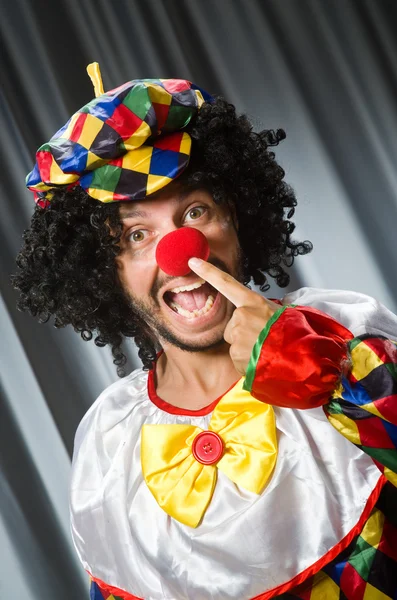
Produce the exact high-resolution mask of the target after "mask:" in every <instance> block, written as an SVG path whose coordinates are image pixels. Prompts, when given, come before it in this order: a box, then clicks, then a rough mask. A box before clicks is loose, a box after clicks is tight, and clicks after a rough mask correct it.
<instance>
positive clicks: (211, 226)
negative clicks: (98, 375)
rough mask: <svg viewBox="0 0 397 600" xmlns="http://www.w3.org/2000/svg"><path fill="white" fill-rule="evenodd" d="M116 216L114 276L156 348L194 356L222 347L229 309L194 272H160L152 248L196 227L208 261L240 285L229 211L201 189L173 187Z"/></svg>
mask: <svg viewBox="0 0 397 600" xmlns="http://www.w3.org/2000/svg"><path fill="white" fill-rule="evenodd" d="M120 217H121V220H122V222H123V235H122V239H121V242H120V246H121V253H120V255H119V256H118V258H117V265H118V273H119V278H120V281H121V284H122V286H123V288H124V290H125V292H126V294H127V296H128V298H129V300H130V304H131V307H132V309H133V310H134V311H135V312H136V313H138V314H139V316H140V317H141V318H142V319H143V320H144V321H145V322H146V323H147V324H148V325H149V327H150V329H151V330H152V331H153V333H154V335H155V337H156V338H157V339H158V340H159V342H160V343H161V345H164V342H168V343H170V344H172V345H174V346H177V347H178V348H181V349H183V350H188V351H193V352H194V351H201V350H205V349H209V348H212V347H215V346H217V345H219V344H221V343H224V340H223V332H224V330H225V327H226V325H227V323H228V321H229V320H230V318H231V315H232V313H233V310H234V307H233V305H232V304H231V303H230V302H229V301H228V300H226V298H224V297H223V296H222V295H221V294H219V293H218V292H217V291H216V290H214V289H213V288H211V286H210V285H209V284H207V283H205V282H204V281H203V280H202V279H200V278H199V277H198V276H197V275H196V274H195V273H193V272H190V273H188V274H187V275H185V276H181V277H175V276H171V275H168V274H167V273H165V272H164V271H162V270H161V268H160V267H159V266H158V264H157V261H156V248H157V245H158V243H159V242H160V240H162V239H163V238H164V236H166V235H167V234H170V233H171V232H173V231H177V230H179V229H180V228H182V227H183V228H185V227H193V228H196V229H198V230H199V231H200V232H201V233H203V234H204V235H205V237H206V238H207V241H208V244H209V249H210V254H209V258H208V261H209V262H211V263H213V264H214V265H216V266H217V267H219V268H221V269H222V270H224V271H226V272H228V273H230V274H231V275H233V276H234V277H235V278H236V279H238V280H240V281H241V279H242V274H241V252H240V246H239V242H238V237H237V232H236V223H235V220H234V219H233V218H232V215H231V213H230V211H229V209H228V207H227V206H226V205H221V206H220V205H217V204H216V203H215V202H214V200H213V199H212V197H211V195H210V194H209V193H208V192H207V191H205V190H193V191H192V190H189V191H186V190H184V189H183V188H182V187H181V186H180V185H177V184H176V183H175V184H171V185H169V186H167V188H165V189H164V190H161V191H160V192H158V193H157V194H155V195H152V196H150V198H148V199H146V200H143V201H140V202H129V203H125V204H124V203H123V204H122V205H121V206H120ZM181 251H183V250H182V249H181Z"/></svg>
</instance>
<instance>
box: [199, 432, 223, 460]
mask: <svg viewBox="0 0 397 600" xmlns="http://www.w3.org/2000/svg"><path fill="white" fill-rule="evenodd" d="M192 452H193V456H194V458H195V459H196V460H197V461H198V462H199V463H202V464H203V465H213V464H214V463H216V462H218V460H219V459H220V458H221V457H222V454H223V442H222V438H221V437H219V435H218V434H217V433H215V432H214V431H202V432H201V433H199V434H198V435H197V436H196V437H195V438H194V441H193V446H192Z"/></svg>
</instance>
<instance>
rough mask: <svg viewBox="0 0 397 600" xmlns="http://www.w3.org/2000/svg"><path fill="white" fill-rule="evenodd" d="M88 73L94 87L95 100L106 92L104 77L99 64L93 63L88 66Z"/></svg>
mask: <svg viewBox="0 0 397 600" xmlns="http://www.w3.org/2000/svg"><path fill="white" fill-rule="evenodd" d="M87 73H88V75H89V78H90V79H91V81H92V85H93V86H94V91H95V98H98V96H102V94H104V93H105V91H104V89H103V83H102V75H101V70H100V68H99V64H98V63H97V62H93V63H90V64H89V65H87Z"/></svg>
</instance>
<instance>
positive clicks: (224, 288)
mask: <svg viewBox="0 0 397 600" xmlns="http://www.w3.org/2000/svg"><path fill="white" fill-rule="evenodd" d="M197 260H198V262H197V263H196V261H197ZM188 265H189V267H190V268H191V270H192V271H194V272H195V273H197V275H200V277H202V278H203V279H205V281H208V283H210V284H211V285H212V287H214V288H215V289H216V290H218V292H220V293H221V294H222V295H223V296H225V298H227V299H228V300H230V302H232V304H234V306H235V307H236V308H239V307H240V306H246V305H247V304H248V303H249V299H250V295H251V294H255V292H252V291H251V290H249V289H247V288H246V287H245V285H243V284H242V283H240V282H239V281H237V280H236V279H234V277H232V276H231V275H229V273H225V271H222V270H221V269H218V267H215V265H212V264H211V263H209V262H206V261H205V260H202V259H196V258H191V259H190V260H189V261H188Z"/></svg>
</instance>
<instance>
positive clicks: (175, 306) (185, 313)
mask: <svg viewBox="0 0 397 600" xmlns="http://www.w3.org/2000/svg"><path fill="white" fill-rule="evenodd" d="M213 304H214V296H211V295H209V296H208V298H207V302H206V303H205V305H204V306H203V308H200V310H199V309H197V308H196V309H195V310H193V311H190V310H186V309H185V308H182V306H179V304H178V303H177V302H171V303H170V306H171V308H172V310H174V311H175V312H176V313H178V314H179V315H182V316H183V317H187V318H188V319H195V318H196V317H201V316H202V315H205V314H206V313H207V312H208V311H209V310H211V308H212V305H213Z"/></svg>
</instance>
